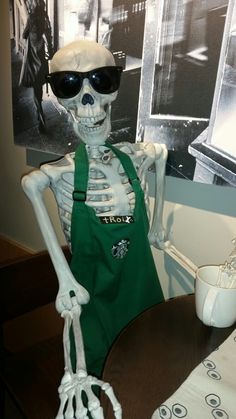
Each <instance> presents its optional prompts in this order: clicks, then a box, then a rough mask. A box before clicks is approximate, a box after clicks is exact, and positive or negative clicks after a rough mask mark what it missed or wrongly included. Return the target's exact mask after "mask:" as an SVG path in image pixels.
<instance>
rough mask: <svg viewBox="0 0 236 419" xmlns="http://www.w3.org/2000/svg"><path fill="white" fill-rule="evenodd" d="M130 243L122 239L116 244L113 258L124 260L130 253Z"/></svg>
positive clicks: (113, 247) (113, 248)
mask: <svg viewBox="0 0 236 419" xmlns="http://www.w3.org/2000/svg"><path fill="white" fill-rule="evenodd" d="M129 243H130V242H129V240H127V239H122V240H120V241H119V242H118V243H116V244H114V245H113V246H112V249H111V253H112V256H113V258H115V259H123V258H124V257H125V255H126V254H127V252H128V249H129Z"/></svg>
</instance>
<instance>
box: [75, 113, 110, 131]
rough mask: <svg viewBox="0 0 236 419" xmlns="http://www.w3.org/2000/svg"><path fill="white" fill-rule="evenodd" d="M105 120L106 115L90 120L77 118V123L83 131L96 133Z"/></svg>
mask: <svg viewBox="0 0 236 419" xmlns="http://www.w3.org/2000/svg"><path fill="white" fill-rule="evenodd" d="M105 119H106V114H103V115H99V116H96V117H91V118H77V122H78V123H79V124H80V126H81V128H82V129H83V130H84V131H88V132H89V131H90V132H92V131H98V130H99V129H100V128H101V126H102V124H103V123H104V121H105Z"/></svg>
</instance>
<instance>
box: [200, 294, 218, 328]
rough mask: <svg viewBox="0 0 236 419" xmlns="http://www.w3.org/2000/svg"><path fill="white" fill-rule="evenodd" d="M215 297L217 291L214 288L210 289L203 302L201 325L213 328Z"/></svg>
mask: <svg viewBox="0 0 236 419" xmlns="http://www.w3.org/2000/svg"><path fill="white" fill-rule="evenodd" d="M217 295H218V292H217V290H216V289H215V288H211V289H210V290H209V291H208V293H207V295H206V298H205V301H204V305H203V312H202V318H203V323H205V324H207V325H209V326H213V324H212V320H213V319H212V312H213V310H214V307H215V303H216V298H217Z"/></svg>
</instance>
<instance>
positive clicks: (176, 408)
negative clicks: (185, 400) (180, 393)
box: [172, 403, 188, 418]
mask: <svg viewBox="0 0 236 419" xmlns="http://www.w3.org/2000/svg"><path fill="white" fill-rule="evenodd" d="M172 412H173V415H174V416H175V417H176V418H184V417H185V416H187V413H188V411H187V409H186V407H184V406H182V404H179V403H176V404H174V405H173V407H172Z"/></svg>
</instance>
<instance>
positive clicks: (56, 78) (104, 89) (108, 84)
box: [46, 66, 123, 99]
mask: <svg viewBox="0 0 236 419" xmlns="http://www.w3.org/2000/svg"><path fill="white" fill-rule="evenodd" d="M122 70H123V68H122V67H119V66H110V67H100V68H95V69H94V70H91V71H86V72H80V71H56V72H55V73H50V74H48V75H47V76H46V80H47V82H48V83H49V84H50V86H51V88H52V91H53V93H54V95H55V96H56V97H58V98H61V99H70V98H72V97H74V96H76V95H77V94H78V93H79V92H80V90H81V87H82V84H83V80H84V79H89V82H90V84H91V86H92V87H93V89H94V90H96V92H98V93H102V94H106V95H108V94H109V93H113V92H115V91H116V90H118V88H119V86H120V77H121V73H122Z"/></svg>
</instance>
